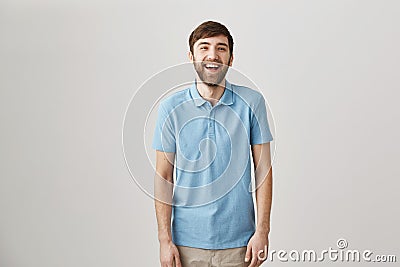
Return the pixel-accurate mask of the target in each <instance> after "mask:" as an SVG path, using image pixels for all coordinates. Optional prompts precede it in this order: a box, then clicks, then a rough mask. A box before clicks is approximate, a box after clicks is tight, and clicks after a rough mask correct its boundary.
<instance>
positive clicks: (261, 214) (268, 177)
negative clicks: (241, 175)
mask: <svg viewBox="0 0 400 267" xmlns="http://www.w3.org/2000/svg"><path fill="white" fill-rule="evenodd" d="M261 173H262V172H261ZM261 173H260V174H258V175H257V174H256V181H260V184H259V185H258V186H259V187H258V189H257V191H256V204H257V227H256V231H257V232H259V233H262V234H266V235H268V234H269V231H270V215H271V205H272V167H269V168H268V170H266V171H264V174H261ZM265 173H267V174H265ZM257 176H258V177H257Z"/></svg>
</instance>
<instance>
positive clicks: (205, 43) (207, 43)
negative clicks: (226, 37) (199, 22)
mask: <svg viewBox="0 0 400 267" xmlns="http://www.w3.org/2000/svg"><path fill="white" fill-rule="evenodd" d="M200 45H210V43H209V42H201V43H199V44H198V45H197V46H200ZM217 45H222V46H226V47H228V45H227V44H226V43H217Z"/></svg>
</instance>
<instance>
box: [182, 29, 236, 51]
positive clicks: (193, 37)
mask: <svg viewBox="0 0 400 267" xmlns="http://www.w3.org/2000/svg"><path fill="white" fill-rule="evenodd" d="M221 34H222V35H224V36H225V37H227V38H228V44H229V52H230V56H232V53H233V38H232V35H231V34H230V32H229V31H228V29H227V28H226V27H225V26H224V25H222V24H221V23H219V22H215V21H206V22H203V23H202V24H200V25H199V26H197V28H196V29H194V31H193V32H192V33H191V34H190V37H189V47H190V51H191V52H192V54H193V46H194V44H195V43H196V42H197V41H198V40H199V39H203V38H208V37H214V36H218V35H221Z"/></svg>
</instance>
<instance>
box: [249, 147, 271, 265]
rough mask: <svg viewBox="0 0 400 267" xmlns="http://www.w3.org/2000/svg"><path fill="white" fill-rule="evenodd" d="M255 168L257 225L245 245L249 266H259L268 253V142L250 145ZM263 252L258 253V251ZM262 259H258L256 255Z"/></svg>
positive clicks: (269, 160)
mask: <svg viewBox="0 0 400 267" xmlns="http://www.w3.org/2000/svg"><path fill="white" fill-rule="evenodd" d="M251 150H252V154H253V163H254V169H255V186H256V206H257V227H256V232H255V234H254V235H253V237H252V238H251V239H250V241H249V244H248V245H247V252H246V259H247V260H249V259H250V258H251V264H250V265H249V267H253V266H260V265H261V264H262V262H263V261H264V260H265V259H266V258H267V254H268V250H267V248H268V234H269V230H270V214H271V204H272V167H271V152H270V143H264V144H259V145H252V147H251ZM261 250H262V251H263V253H259V252H260V251H261ZM259 256H260V257H261V258H262V259H264V260H262V259H261V260H260V259H259V258H258V257H259Z"/></svg>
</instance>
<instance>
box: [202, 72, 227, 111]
mask: <svg viewBox="0 0 400 267" xmlns="http://www.w3.org/2000/svg"><path fill="white" fill-rule="evenodd" d="M197 80H198V81H199V79H197ZM196 87H197V91H199V94H200V96H201V97H202V98H204V99H205V100H207V101H209V102H210V103H211V105H212V106H214V105H215V104H217V102H218V101H219V99H220V98H221V97H222V95H223V94H224V91H225V79H223V80H222V81H221V83H219V84H218V85H213V86H212V85H208V84H206V83H204V82H196Z"/></svg>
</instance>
